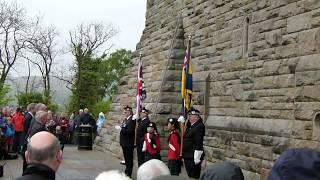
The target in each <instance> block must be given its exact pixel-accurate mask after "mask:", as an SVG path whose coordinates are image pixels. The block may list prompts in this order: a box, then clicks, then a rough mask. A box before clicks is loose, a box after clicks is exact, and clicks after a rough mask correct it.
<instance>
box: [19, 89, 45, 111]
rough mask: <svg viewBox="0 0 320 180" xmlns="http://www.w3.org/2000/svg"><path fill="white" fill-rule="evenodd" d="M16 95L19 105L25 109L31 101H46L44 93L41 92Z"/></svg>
mask: <svg viewBox="0 0 320 180" xmlns="http://www.w3.org/2000/svg"><path fill="white" fill-rule="evenodd" d="M16 97H17V99H18V105H19V106H20V107H22V108H23V109H26V108H27V106H28V104H30V103H44V99H43V96H42V93H40V92H29V93H19V94H18V95H17V96H16Z"/></svg>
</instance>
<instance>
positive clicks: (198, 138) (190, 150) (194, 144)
mask: <svg viewBox="0 0 320 180" xmlns="http://www.w3.org/2000/svg"><path fill="white" fill-rule="evenodd" d="M204 135H205V127H204V124H203V122H202V120H198V121H197V122H195V123H194V124H193V125H192V126H189V127H188V128H187V129H186V132H185V133H184V136H183V137H184V138H183V149H182V157H183V158H185V159H193V155H194V151H195V150H200V151H203V137H204ZM203 156H204V153H203V154H202V158H203ZM202 158H201V159H202Z"/></svg>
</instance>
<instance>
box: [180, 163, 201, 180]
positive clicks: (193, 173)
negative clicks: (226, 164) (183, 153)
mask: <svg viewBox="0 0 320 180" xmlns="http://www.w3.org/2000/svg"><path fill="white" fill-rule="evenodd" d="M201 163H202V161H201V162H200V163H199V164H197V165H195V164H194V161H193V159H184V166H185V167H186V171H187V174H188V176H189V177H190V178H195V179H199V178H200V172H201Z"/></svg>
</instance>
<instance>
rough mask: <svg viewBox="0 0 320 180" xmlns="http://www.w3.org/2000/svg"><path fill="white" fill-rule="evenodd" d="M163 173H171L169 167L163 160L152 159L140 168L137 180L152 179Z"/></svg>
mask: <svg viewBox="0 0 320 180" xmlns="http://www.w3.org/2000/svg"><path fill="white" fill-rule="evenodd" d="M163 175H170V171H169V168H168V167H167V166H166V165H165V164H164V163H163V162H162V161H160V160H158V159H151V160H149V161H147V162H145V163H143V164H142V165H141V166H140V167H139V168H138V172H137V180H151V179H153V178H156V177H158V176H163Z"/></svg>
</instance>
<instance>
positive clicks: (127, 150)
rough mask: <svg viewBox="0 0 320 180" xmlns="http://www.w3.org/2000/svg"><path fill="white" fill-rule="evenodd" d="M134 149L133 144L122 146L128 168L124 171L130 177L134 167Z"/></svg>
mask: <svg viewBox="0 0 320 180" xmlns="http://www.w3.org/2000/svg"><path fill="white" fill-rule="evenodd" d="M133 149H134V147H133V146H132V147H130V146H129V147H127V146H122V152H123V157H124V161H125V162H126V170H125V171H124V173H125V174H126V175H127V176H129V177H131V174H132V168H133Z"/></svg>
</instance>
